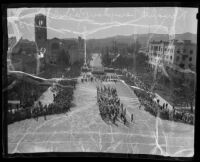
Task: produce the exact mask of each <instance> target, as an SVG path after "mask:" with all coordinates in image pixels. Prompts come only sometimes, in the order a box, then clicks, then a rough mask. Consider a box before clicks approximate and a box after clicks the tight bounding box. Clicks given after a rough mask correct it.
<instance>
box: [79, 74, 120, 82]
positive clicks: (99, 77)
mask: <svg viewBox="0 0 200 162" xmlns="http://www.w3.org/2000/svg"><path fill="white" fill-rule="evenodd" d="M93 81H95V82H97V81H100V82H114V83H117V81H118V78H117V76H116V75H110V76H108V75H88V74H84V75H83V77H82V78H81V82H82V83H84V82H93Z"/></svg>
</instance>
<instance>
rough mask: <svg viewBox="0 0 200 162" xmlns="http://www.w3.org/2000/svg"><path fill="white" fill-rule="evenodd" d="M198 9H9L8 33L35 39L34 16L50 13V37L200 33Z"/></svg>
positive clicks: (48, 19) (48, 31)
mask: <svg viewBox="0 0 200 162" xmlns="http://www.w3.org/2000/svg"><path fill="white" fill-rule="evenodd" d="M197 12H198V9H197V8H175V7H157V8H155V7H152V8H141V7H140V8H20V9H8V11H7V13H8V34H9V37H10V36H16V37H17V38H18V39H19V38H20V37H23V38H26V39H29V40H34V39H35V36H34V17H35V15H36V14H38V13H43V14H45V15H46V16H47V28H48V30H47V35H48V38H54V37H57V38H71V37H78V36H83V37H86V38H87V39H88V38H105V37H111V36H115V35H132V34H142V33H148V32H151V33H160V34H179V33H185V32H191V33H194V34H196V33H197V19H196V14H197Z"/></svg>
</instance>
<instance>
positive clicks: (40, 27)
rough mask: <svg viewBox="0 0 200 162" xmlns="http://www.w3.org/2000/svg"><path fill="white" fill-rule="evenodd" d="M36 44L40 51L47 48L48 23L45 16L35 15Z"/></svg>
mask: <svg viewBox="0 0 200 162" xmlns="http://www.w3.org/2000/svg"><path fill="white" fill-rule="evenodd" d="M35 42H36V44H37V47H38V50H40V49H41V48H46V45H47V44H46V43H47V22H46V16H45V15H43V14H38V15H35Z"/></svg>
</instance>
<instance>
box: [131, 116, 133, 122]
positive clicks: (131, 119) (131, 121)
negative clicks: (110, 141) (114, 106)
mask: <svg viewBox="0 0 200 162" xmlns="http://www.w3.org/2000/svg"><path fill="white" fill-rule="evenodd" d="M131 122H133V114H131Z"/></svg>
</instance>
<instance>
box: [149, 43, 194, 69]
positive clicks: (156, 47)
mask: <svg viewBox="0 0 200 162" xmlns="http://www.w3.org/2000/svg"><path fill="white" fill-rule="evenodd" d="M147 55H148V57H149V64H150V66H151V67H153V66H155V65H158V66H159V65H161V63H162V64H164V65H166V66H167V67H169V68H173V69H174V70H178V71H181V70H185V69H190V70H192V71H195V68H196V44H194V43H192V42H191V41H190V40H184V41H180V40H170V41H151V42H150V43H149V46H148V50H147Z"/></svg>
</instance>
